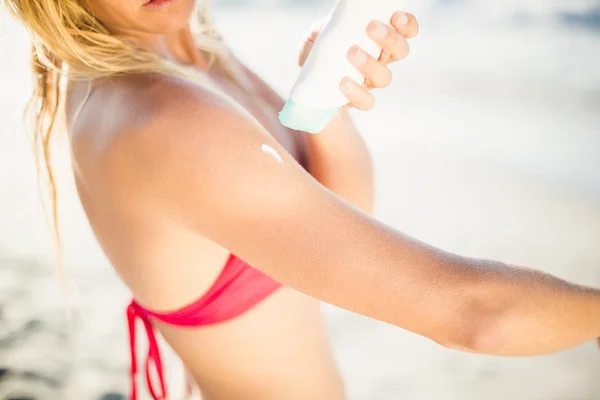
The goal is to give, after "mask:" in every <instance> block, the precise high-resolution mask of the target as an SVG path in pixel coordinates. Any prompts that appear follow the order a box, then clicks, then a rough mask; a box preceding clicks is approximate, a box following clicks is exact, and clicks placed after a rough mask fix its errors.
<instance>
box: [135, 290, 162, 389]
mask: <svg viewBox="0 0 600 400" xmlns="http://www.w3.org/2000/svg"><path fill="white" fill-rule="evenodd" d="M138 318H139V319H141V320H142V322H143V323H144V327H145V329H146V336H147V337H148V355H147V356H146V363H145V364H146V365H145V372H146V383H147V385H148V390H149V391H150V394H151V395H152V398H153V399H154V400H166V399H167V389H166V385H165V377H164V371H163V366H162V360H161V358H160V349H159V348H158V341H157V340H156V335H155V334H154V329H153V328H152V325H151V324H150V320H149V319H148V316H147V315H146V313H145V312H144V310H143V309H142V308H141V307H140V306H139V305H138V304H137V303H136V302H135V301H132V302H131V303H130V304H129V306H128V307H127V323H128V325H129V346H130V352H131V397H130V400H137V373H138V365H137V356H136V343H135V338H136V336H135V333H136V332H135V328H136V322H137V319H138ZM152 366H153V367H154V370H155V371H156V375H157V376H158V381H159V384H160V394H157V391H156V390H155V388H154V385H153V383H152V377H151V375H150V368H151V367H152Z"/></svg>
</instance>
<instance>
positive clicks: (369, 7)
mask: <svg viewBox="0 0 600 400" xmlns="http://www.w3.org/2000/svg"><path fill="white" fill-rule="evenodd" d="M402 3H403V2H402V0H338V2H337V3H336V5H335V7H334V8H333V10H332V11H331V13H330V14H329V16H328V18H327V21H326V22H325V25H324V26H323V29H322V31H321V33H320V34H319V36H318V37H317V40H316V41H315V44H314V45H313V48H312V50H311V51H310V54H309V56H308V59H307V60H306V62H305V63H304V66H303V67H302V69H301V70H300V74H299V75H298V78H297V80H296V83H295V84H294V86H293V87H292V90H291V93H290V96H289V98H288V100H287V102H286V104H285V106H284V107H283V110H282V111H281V112H280V113H279V120H280V121H281V123H282V124H283V125H285V126H287V127H288V128H292V129H296V130H300V131H305V132H310V133H319V132H321V131H322V130H323V129H324V128H325V126H327V124H328V123H329V122H330V121H331V120H332V119H333V117H335V115H336V114H337V113H338V111H339V110H340V108H341V107H342V106H344V105H345V104H346V103H348V99H347V98H346V97H345V96H344V94H343V93H342V91H341V89H340V83H341V81H342V79H343V78H344V77H349V78H352V79H353V80H354V81H355V82H356V83H358V84H362V83H364V77H363V76H362V74H361V73H360V72H359V71H358V70H357V69H356V68H355V67H354V66H353V65H352V64H351V63H350V61H349V60H348V58H347V53H348V50H350V48H351V47H352V46H354V45H357V46H359V47H360V48H361V49H363V50H364V51H366V52H367V53H368V54H370V55H371V56H372V57H374V58H375V59H377V58H379V55H380V54H381V49H380V48H379V46H378V45H377V44H376V43H375V42H374V41H373V40H372V39H371V38H370V37H369V36H368V35H367V32H366V30H367V25H368V24H369V22H371V21H372V20H380V21H382V22H384V23H389V21H390V19H391V18H392V15H393V14H394V12H396V11H398V10H400V9H402V7H401V6H402Z"/></svg>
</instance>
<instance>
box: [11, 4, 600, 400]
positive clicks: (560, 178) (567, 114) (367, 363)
mask: <svg viewBox="0 0 600 400" xmlns="http://www.w3.org/2000/svg"><path fill="white" fill-rule="evenodd" d="M212 3H213V16H214V19H215V22H216V26H217V28H219V29H220V30H221V31H222V33H223V34H224V36H225V39H226V41H227V42H229V44H230V46H231V47H232V48H233V50H234V52H236V53H237V55H238V57H239V58H241V59H242V60H243V61H245V62H246V63H247V64H248V65H249V66H250V67H251V68H252V69H254V70H255V71H256V72H257V73H259V74H260V75H261V76H262V77H264V79H265V80H266V81H267V82H268V83H270V84H272V85H273V86H274V87H275V88H276V89H277V90H278V91H279V92H280V93H281V94H282V95H284V96H285V95H286V93H287V92H288V91H289V89H290V88H291V86H292V84H293V81H294V78H295V76H296V74H297V72H298V68H297V67H296V56H297V52H298V49H299V44H300V42H301V40H302V38H303V36H304V34H305V32H306V30H307V28H308V26H309V25H310V24H311V23H312V22H313V21H314V20H316V19H318V18H321V17H323V16H324V15H325V14H326V13H327V11H328V10H329V8H330V7H331V6H332V5H333V1H332V0H213V2H212ZM403 3H404V1H399V4H400V6H401V5H402V4H403ZM405 4H406V7H404V8H405V10H407V11H410V12H412V13H414V14H415V15H416V16H417V17H418V19H419V20H420V23H421V34H420V36H419V37H417V38H415V39H413V40H412V42H411V43H412V52H411V55H410V57H409V58H408V59H407V60H405V61H403V62H401V63H399V64H398V65H397V66H395V67H394V76H395V78H394V83H393V84H392V87H390V88H387V89H385V90H383V91H379V92H378V93H377V101H378V104H377V106H376V108H375V109H374V110H373V111H371V112H369V113H360V112H355V113H354V114H353V115H354V117H355V121H356V122H357V124H358V126H359V127H360V129H361V131H362V132H363V134H364V137H365V139H366V141H367V143H368V145H369V147H370V149H371V151H372V153H373V157H374V160H375V167H376V173H377V192H378V202H377V216H378V218H380V219H381V220H383V221H385V222H386V223H389V224H391V225H392V226H394V227H395V228H398V229H400V230H402V231H404V232H406V233H408V234H410V235H412V236H415V237H417V238H419V239H421V240H424V241H427V242H429V243H431V244H434V245H436V246H439V247H441V248H444V249H446V250H449V251H453V252H457V253H461V254H464V255H469V256H477V257H486V258H496V259H500V260H503V261H506V262H511V263H517V264H525V265H531V266H534V267H536V268H539V269H543V270H545V271H548V272H551V273H553V274H555V275H558V276H560V277H563V278H566V279H569V280H572V281H575V282H579V283H584V284H590V285H600V1H598V0H502V1H496V0H487V1H484V0H407V1H406V3H405ZM0 23H1V25H0V399H2V400H9V399H11V400H18V399H20V400H24V399H39V400H46V399H48V400H63V399H66V400H72V399H73V400H74V399H78V400H79V399H81V400H87V399H89V400H98V399H102V400H118V399H126V398H127V393H128V379H129V377H128V368H129V364H128V362H129V361H128V357H129V353H128V342H127V337H126V323H125V314H124V311H125V305H126V303H127V301H128V298H129V297H128V293H127V290H126V288H124V286H123V285H122V284H121V283H120V281H119V280H118V278H117V277H116V275H115V274H114V273H113V272H112V270H111V268H110V266H109V265H108V263H107V261H106V260H105V258H104V257H103V255H102V254H101V252H100V250H99V248H98V246H97V245H96V244H95V242H94V239H93V237H92V234H91V232H90V229H89V227H88V225H87V223H86V221H85V218H84V216H83V213H82V210H81V208H80V206H79V203H78V200H77V197H76V194H75V191H74V189H73V184H72V180H71V177H70V175H69V162H68V157H67V152H66V151H64V150H65V147H66V144H63V152H62V154H61V155H60V156H58V157H57V160H56V164H57V166H58V170H59V176H60V187H59V201H60V213H61V219H62V222H61V224H62V225H61V229H62V232H63V235H64V241H65V253H66V254H65V259H66V265H65V277H66V281H67V282H68V292H69V293H70V303H71V305H72V308H73V319H72V323H71V324H70V325H69V324H67V322H66V321H67V320H66V317H65V302H64V298H63V296H62V294H61V289H60V285H59V281H58V280H57V276H56V267H55V263H54V256H53V250H52V240H51V234H50V231H49V229H48V226H47V224H46V219H45V217H44V212H43V209H42V207H41V205H40V198H39V196H38V192H37V187H36V178H35V167H34V159H33V155H32V153H31V144H30V139H29V135H28V133H27V132H26V129H25V128H24V126H23V124H22V119H21V111H22V108H23V106H24V104H25V102H26V100H27V97H28V95H29V93H30V88H31V85H30V75H29V69H28V61H29V50H28V43H27V35H26V33H25V32H24V31H23V30H22V29H21V28H20V27H18V26H17V25H16V24H15V23H14V22H12V21H11V20H10V19H8V17H7V16H6V15H5V12H4V10H2V9H0ZM325 312H326V317H327V322H328V327H329V330H330V335H331V340H332V343H333V346H334V350H335V354H336V357H337V359H338V362H339V365H340V367H341V370H342V373H343V375H344V379H345V380H346V383H347V388H348V394H349V397H350V399H351V400H391V399H394V400H395V399H411V400H430V399H431V400H442V399H443V400H455V399H456V400H459V399H460V400H481V399H486V400H508V399H511V400H598V399H600V351H599V350H598V348H597V347H596V346H595V344H593V343H589V344H586V345H583V346H580V347H578V348H575V349H572V350H570V351H566V352H562V353H559V354H555V355H549V356H544V357H533V358H522V359H511V358H493V357H487V356H479V355H471V354H462V353H459V352H455V351H449V350H446V349H443V348H441V347H439V346H438V345H436V344H434V343H432V342H430V341H428V340H426V339H423V338H421V337H418V336H416V335H413V334H410V333H407V332H404V331H402V330H401V329H398V328H394V327H390V326H388V325H386V324H383V323H380V322H377V321H373V320H370V319H367V318H364V317H361V316H357V315H353V314H351V313H348V312H345V311H343V310H340V309H337V308H334V307H330V306H325ZM169 361H170V363H169V370H168V374H167V375H168V376H169V377H170V380H171V382H173V383H172V385H171V386H173V387H175V386H177V385H176V383H177V382H180V381H181V379H180V375H181V368H180V366H179V365H178V363H177V362H176V360H175V359H174V357H173V356H172V354H170V355H169ZM177 393H178V392H177V389H175V391H174V394H175V396H174V397H173V398H174V399H179V398H180V397H177V396H179V395H178V394H177ZM179 393H180V392H179Z"/></svg>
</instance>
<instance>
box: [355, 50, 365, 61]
mask: <svg viewBox="0 0 600 400" xmlns="http://www.w3.org/2000/svg"><path fill="white" fill-rule="evenodd" d="M354 59H355V60H356V62H357V63H359V64H364V63H366V62H367V54H366V53H365V52H364V51H362V50H361V49H359V48H357V49H355V51H354Z"/></svg>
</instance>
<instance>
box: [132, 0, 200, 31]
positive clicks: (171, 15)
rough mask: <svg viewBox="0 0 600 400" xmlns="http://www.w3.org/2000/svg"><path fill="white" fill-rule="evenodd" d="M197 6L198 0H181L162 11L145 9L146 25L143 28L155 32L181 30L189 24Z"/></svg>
mask: <svg viewBox="0 0 600 400" xmlns="http://www.w3.org/2000/svg"><path fill="white" fill-rule="evenodd" d="M195 8H196V0H179V1H177V3H175V4H173V5H172V6H171V7H169V8H167V9H165V10H162V11H151V10H147V11H144V13H143V14H144V23H143V25H144V26H143V27H142V29H143V30H144V31H145V32H147V33H153V34H166V33H171V32H176V31H179V30H181V29H182V28H184V27H186V26H187V25H188V24H189V21H190V17H191V16H192V14H193V13H194V10H195Z"/></svg>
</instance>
